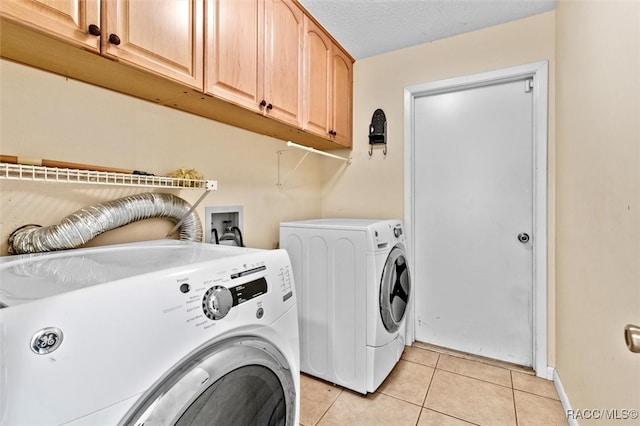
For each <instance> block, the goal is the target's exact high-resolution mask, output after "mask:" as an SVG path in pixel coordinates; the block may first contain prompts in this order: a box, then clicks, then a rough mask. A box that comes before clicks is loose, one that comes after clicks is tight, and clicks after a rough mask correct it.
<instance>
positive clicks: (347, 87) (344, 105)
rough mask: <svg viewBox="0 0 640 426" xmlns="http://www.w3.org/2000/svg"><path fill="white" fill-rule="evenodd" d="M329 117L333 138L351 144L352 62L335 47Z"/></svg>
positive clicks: (332, 60)
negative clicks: (330, 118) (331, 123)
mask: <svg viewBox="0 0 640 426" xmlns="http://www.w3.org/2000/svg"><path fill="white" fill-rule="evenodd" d="M331 65H332V70H331V108H332V111H331V117H332V122H333V125H332V131H333V140H334V141H335V142H338V143H339V144H340V145H344V146H348V147H350V146H351V126H352V122H353V112H352V108H353V100H352V97H353V62H352V61H351V58H349V57H348V56H347V55H346V54H344V52H342V50H341V49H339V48H337V47H335V48H334V49H333V53H332V56H331Z"/></svg>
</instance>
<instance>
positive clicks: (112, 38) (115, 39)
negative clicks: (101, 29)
mask: <svg viewBox="0 0 640 426" xmlns="http://www.w3.org/2000/svg"><path fill="white" fill-rule="evenodd" d="M109 43H111V44H115V45H116V46H118V45H119V44H120V37H118V36H117V35H115V34H109Z"/></svg>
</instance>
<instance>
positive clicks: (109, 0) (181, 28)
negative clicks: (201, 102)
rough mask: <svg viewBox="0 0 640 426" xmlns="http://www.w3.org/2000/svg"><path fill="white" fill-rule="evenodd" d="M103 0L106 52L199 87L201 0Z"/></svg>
mask: <svg viewBox="0 0 640 426" xmlns="http://www.w3.org/2000/svg"><path fill="white" fill-rule="evenodd" d="M103 1H104V3H105V8H104V11H105V13H106V19H105V21H104V22H105V24H104V27H105V28H104V30H103V31H102V53H103V54H104V55H106V56H110V57H114V58H118V60H120V61H122V62H126V63H129V64H132V65H134V66H136V67H139V68H143V69H145V70H147V71H152V72H154V73H156V74H158V75H161V76H164V77H169V78H171V79H173V80H176V81H178V82H181V83H184V84H187V85H189V86H191V87H193V88H196V89H200V90H202V87H203V78H202V74H203V37H204V36H203V19H204V18H203V1H202V0H154V1H152V2H151V1H139V0H103Z"/></svg>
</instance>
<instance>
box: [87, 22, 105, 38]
mask: <svg viewBox="0 0 640 426" xmlns="http://www.w3.org/2000/svg"><path fill="white" fill-rule="evenodd" d="M89 34H91V35H92V36H96V37H99V36H100V35H102V33H101V32H100V27H99V26H97V25H95V24H91V25H89Z"/></svg>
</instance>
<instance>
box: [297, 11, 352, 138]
mask: <svg viewBox="0 0 640 426" xmlns="http://www.w3.org/2000/svg"><path fill="white" fill-rule="evenodd" d="M304 43H305V44H304V48H305V70H304V76H305V80H304V87H305V92H304V93H305V102H304V114H303V117H304V119H303V129H305V130H306V131H308V132H311V133H314V134H317V135H318V136H321V137H325V138H330V139H331V140H333V141H334V142H337V143H339V144H340V145H343V146H346V147H350V146H351V123H352V116H351V115H352V96H353V95H352V85H353V60H352V59H351V58H350V57H349V56H348V55H347V54H345V53H344V52H343V51H342V49H340V47H338V46H337V45H336V44H335V43H334V42H333V40H331V38H330V37H329V36H328V35H327V34H326V33H325V32H324V30H323V29H322V28H320V27H319V26H318V25H317V24H316V23H315V22H314V21H313V20H311V19H309V18H307V17H305V25H304Z"/></svg>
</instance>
